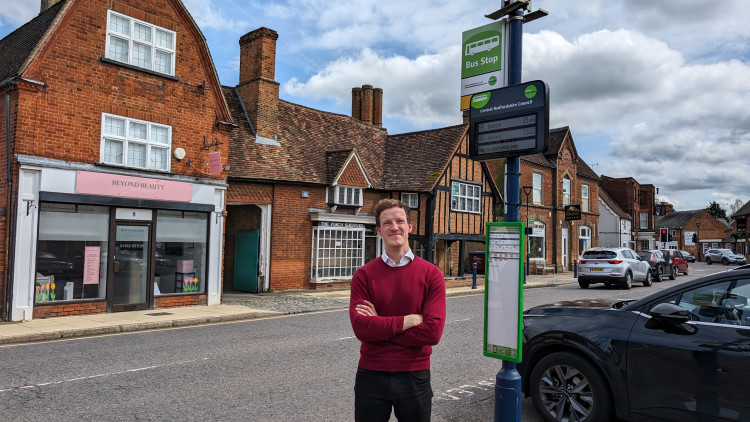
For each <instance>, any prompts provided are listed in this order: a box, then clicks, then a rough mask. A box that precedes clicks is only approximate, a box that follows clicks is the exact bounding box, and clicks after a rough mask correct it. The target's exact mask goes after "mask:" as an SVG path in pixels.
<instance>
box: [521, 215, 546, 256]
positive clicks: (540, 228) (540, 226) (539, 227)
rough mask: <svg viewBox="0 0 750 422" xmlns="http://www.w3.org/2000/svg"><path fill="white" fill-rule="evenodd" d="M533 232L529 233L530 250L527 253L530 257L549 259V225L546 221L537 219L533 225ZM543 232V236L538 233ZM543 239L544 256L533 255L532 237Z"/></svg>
mask: <svg viewBox="0 0 750 422" xmlns="http://www.w3.org/2000/svg"><path fill="white" fill-rule="evenodd" d="M531 229H532V233H531V234H530V235H529V250H528V251H526V253H527V254H528V255H529V258H530V259H547V226H546V225H545V224H544V223H541V222H539V221H535V222H534V224H533V225H532V226H531ZM539 233H541V236H539V235H538V234H539ZM532 237H534V238H540V239H542V245H541V246H542V256H531V238H532Z"/></svg>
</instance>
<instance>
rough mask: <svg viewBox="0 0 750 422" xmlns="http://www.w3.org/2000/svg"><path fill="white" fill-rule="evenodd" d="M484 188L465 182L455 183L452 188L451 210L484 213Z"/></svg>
mask: <svg viewBox="0 0 750 422" xmlns="http://www.w3.org/2000/svg"><path fill="white" fill-rule="evenodd" d="M481 199H482V187H481V186H479V185H470V184H468V183H463V182H455V181H454V182H453V185H452V188H451V210H452V211H459V212H471V213H476V214H479V213H481V212H482V205H481V204H482V202H481Z"/></svg>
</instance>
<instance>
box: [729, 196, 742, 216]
mask: <svg viewBox="0 0 750 422" xmlns="http://www.w3.org/2000/svg"><path fill="white" fill-rule="evenodd" d="M743 205H745V203H744V202H742V201H741V200H740V198H737V199H735V200H734V202H732V203H731V204H730V205H729V208H730V209H731V210H732V212H731V213H730V214H729V215H734V213H736V212H737V211H739V210H740V208H742V206H743Z"/></svg>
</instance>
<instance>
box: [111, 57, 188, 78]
mask: <svg viewBox="0 0 750 422" xmlns="http://www.w3.org/2000/svg"><path fill="white" fill-rule="evenodd" d="M99 60H101V61H102V63H108V64H113V65H115V66H122V67H125V68H128V69H130V70H135V71H138V72H143V73H148V74H149V75H154V76H159V77H162V78H166V79H171V80H173V81H175V82H179V81H180V78H178V77H177V76H172V75H167V74H166V73H160V72H156V71H153V70H149V69H144V68H142V67H138V66H133V65H132V64H128V63H123V62H118V61H117V60H112V59H108V58H106V57H101V58H100V59H99Z"/></svg>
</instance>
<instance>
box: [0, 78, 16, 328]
mask: <svg viewBox="0 0 750 422" xmlns="http://www.w3.org/2000/svg"><path fill="white" fill-rule="evenodd" d="M14 85H15V83H14V82H11V81H8V82H7V85H6V88H5V167H6V169H7V175H6V178H7V179H6V180H7V182H6V184H7V187H6V191H5V195H6V199H5V257H3V258H4V259H3V264H4V266H3V289H4V290H3V293H4V297H3V312H2V318H0V319H2V320H4V321H9V320H10V318H9V317H8V311H9V310H10V306H11V304H12V302H11V300H12V299H13V297H12V291H13V289H12V288H11V285H10V284H11V280H12V271H11V268H10V256H11V253H12V252H13V251H11V250H10V249H11V245H12V243H11V241H10V238H11V234H12V230H11V226H12V224H11V218H10V210H11V206H12V205H13V201H12V197H13V171H12V169H11V159H10V150H11V148H10V92H11V91H13V88H14ZM14 215H15V212H14ZM12 220H13V221H15V218H13V219H12Z"/></svg>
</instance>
